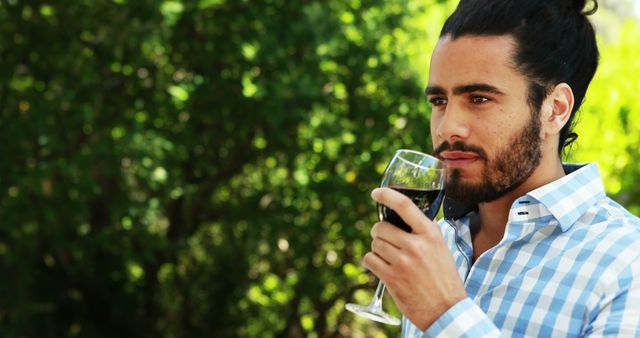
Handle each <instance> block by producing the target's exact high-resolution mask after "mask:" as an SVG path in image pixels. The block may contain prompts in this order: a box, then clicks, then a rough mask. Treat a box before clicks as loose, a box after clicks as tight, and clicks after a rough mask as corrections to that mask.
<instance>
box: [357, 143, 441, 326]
mask: <svg viewBox="0 0 640 338" xmlns="http://www.w3.org/2000/svg"><path fill="white" fill-rule="evenodd" d="M444 180H445V173H444V163H442V162H441V161H440V160H438V159H437V158H435V157H433V156H430V155H427V154H423V153H421V152H418V151H414V150H407V149H400V150H397V151H396V153H395V155H394V156H393V158H392V159H391V161H390V162H389V164H388V165H387V169H385V171H384V175H383V177H382V183H381V184H380V186H381V187H389V188H391V189H394V190H396V191H399V192H401V193H402V194H404V195H406V196H407V197H409V198H410V199H411V200H412V201H413V203H415V205H416V206H418V208H420V210H422V212H423V213H424V214H425V215H426V216H427V217H429V219H434V218H435V217H436V215H437V214H438V209H440V204H442V199H443V197H444ZM378 216H379V217H380V220H384V221H387V222H389V223H392V224H394V225H395V226H397V227H399V228H401V229H403V230H405V231H407V232H411V227H410V226H409V225H407V223H405V222H404V221H403V220H402V218H401V217H400V216H399V215H398V214H397V213H396V212H395V211H393V209H391V208H389V207H387V206H385V205H382V204H378ZM384 289H385V286H384V283H382V281H380V282H378V287H377V288H376V292H375V294H374V295H373V299H372V300H371V302H370V303H369V305H366V306H364V305H358V304H351V303H350V304H347V305H346V308H347V310H349V311H351V312H353V313H355V314H357V315H359V316H362V317H365V318H368V319H371V320H375V321H378V322H381V323H385V324H390V325H400V319H398V318H396V317H393V316H391V315H389V314H388V313H386V312H384V310H383V309H382V296H383V295H384Z"/></svg>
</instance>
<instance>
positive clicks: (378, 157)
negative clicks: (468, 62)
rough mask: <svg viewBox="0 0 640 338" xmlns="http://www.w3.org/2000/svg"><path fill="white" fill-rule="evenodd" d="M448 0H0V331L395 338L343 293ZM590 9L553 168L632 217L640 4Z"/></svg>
mask: <svg viewBox="0 0 640 338" xmlns="http://www.w3.org/2000/svg"><path fill="white" fill-rule="evenodd" d="M456 3H457V1H445V0H441V1H438V0H420V1H418V0H301V1H293V0H292V1H286V0H255V1H252V0H166V1H151V0H112V1H109V0H95V1H93V0H57V1H47V0H41V1H36V0H0V109H1V110H0V275H1V278H0V336H2V337H42V338H46V337H167V338H169V337H342V336H344V337H386V336H390V337H393V336H397V335H398V334H399V329H398V328H397V327H389V326H385V325H379V324H376V323H373V322H369V321H366V320H363V319H359V318H355V317H354V316H353V315H352V314H351V313H348V312H346V311H345V310H344V304H345V303H346V302H347V301H357V302H361V303H365V302H367V301H368V300H369V299H370V297H371V294H372V292H373V291H374V287H375V281H374V279H373V276H372V275H371V274H369V273H367V272H366V271H365V270H364V269H363V268H362V267H361V265H360V260H361V258H362V256H363V255H364V253H365V252H367V251H368V247H369V243H370V239H369V229H370V226H371V225H372V224H373V223H374V222H375V220H376V217H377V216H376V209H375V205H374V203H373V202H372V200H370V198H369V192H370V190H371V189H373V188H374V187H375V186H376V185H377V184H378V183H379V180H380V177H381V173H382V171H383V169H384V167H385V165H386V163H387V161H388V160H389V158H390V156H391V155H392V154H393V152H394V150H396V149H397V148H401V147H404V148H413V149H420V150H423V151H427V152H428V151H431V143H430V135H429V125H428V123H429V122H428V121H429V114H430V112H429V106H428V104H427V102H426V100H425V98H424V95H423V90H424V87H425V85H426V79H427V76H428V65H429V58H430V53H431V49H432V47H433V45H434V44H435V41H436V39H437V37H438V34H439V31H440V27H441V25H442V23H443V21H444V19H445V18H446V17H447V15H448V14H449V13H451V11H452V10H453V9H454V8H455V5H456ZM593 20H594V22H595V23H596V25H597V30H598V35H599V43H600V48H601V54H602V60H601V66H600V68H599V71H598V73H597V75H596V79H595V80H594V82H593V84H592V86H591V88H590V91H589V92H588V94H587V101H586V103H585V105H584V108H583V109H582V112H581V115H580V118H579V125H578V127H577V132H578V134H580V137H579V138H578V141H577V145H576V146H574V147H573V149H572V150H571V152H570V154H569V155H568V159H569V160H572V161H597V162H598V163H599V165H600V168H601V171H602V172H603V174H604V176H605V181H606V182H605V183H606V186H607V190H608V192H609V194H610V195H611V196H612V197H613V198H614V199H616V200H617V201H619V202H621V203H623V204H624V205H626V206H627V207H628V208H629V209H630V210H632V211H633V212H635V213H636V214H639V213H640V185H638V184H636V182H638V181H640V163H639V162H638V158H640V149H639V148H638V144H640V124H639V123H638V122H637V121H638V119H640V100H638V99H637V95H638V93H639V92H640V58H638V55H640V45H638V37H639V36H640V23H639V21H640V2H639V1H636V0H626V1H624V0H623V1H621V0H610V1H602V2H601V8H600V11H599V12H598V13H597V15H595V16H594V17H593ZM385 306H386V307H387V308H388V310H389V311H391V312H392V313H395V314H398V311H397V309H396V308H395V307H394V305H393V302H388V304H386V305H385Z"/></svg>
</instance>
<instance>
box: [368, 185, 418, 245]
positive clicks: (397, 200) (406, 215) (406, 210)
mask: <svg viewBox="0 0 640 338" xmlns="http://www.w3.org/2000/svg"><path fill="white" fill-rule="evenodd" d="M371 198H373V199H374V200H376V201H377V202H378V203H382V204H384V205H386V206H387V207H389V208H391V209H393V210H394V211H395V212H396V213H397V214H398V215H399V216H400V217H401V218H402V220H403V221H405V223H407V224H408V225H409V226H410V227H411V229H412V232H413V233H414V234H420V233H424V232H427V231H428V226H429V223H428V222H430V220H428V219H427V217H426V216H425V215H424V214H423V213H422V211H421V210H420V208H418V207H417V206H416V205H415V204H414V203H413V202H412V201H411V199H409V198H408V197H407V196H405V195H403V194H402V193H400V192H397V191H395V190H393V189H389V188H377V189H374V190H373V191H372V192H371Z"/></svg>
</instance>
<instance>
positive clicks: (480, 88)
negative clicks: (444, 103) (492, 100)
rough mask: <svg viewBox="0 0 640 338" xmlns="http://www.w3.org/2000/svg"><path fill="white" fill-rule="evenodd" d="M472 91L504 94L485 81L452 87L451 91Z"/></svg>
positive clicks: (458, 93)
mask: <svg viewBox="0 0 640 338" xmlns="http://www.w3.org/2000/svg"><path fill="white" fill-rule="evenodd" d="M472 92H485V93H491V94H496V95H504V93H503V92H502V91H501V90H500V89H498V88H497V87H494V86H492V85H489V84H486V83H472V84H468V85H464V86H458V87H455V88H454V89H453V93H454V94H455V95H460V94H466V93H472Z"/></svg>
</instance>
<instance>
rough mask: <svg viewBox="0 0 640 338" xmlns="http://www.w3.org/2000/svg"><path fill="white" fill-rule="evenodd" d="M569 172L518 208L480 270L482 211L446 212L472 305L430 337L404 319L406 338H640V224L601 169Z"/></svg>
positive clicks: (445, 225) (445, 226)
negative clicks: (474, 221)
mask: <svg viewBox="0 0 640 338" xmlns="http://www.w3.org/2000/svg"><path fill="white" fill-rule="evenodd" d="M565 171H566V172H568V173H569V174H568V175H566V176H564V177H562V178H560V179H559V180H557V181H555V182H552V183H549V184H547V185H545V186H542V187H540V188H538V189H536V190H534V191H531V192H529V193H528V194H526V195H524V196H522V197H520V198H518V199H517V200H515V201H514V203H513V205H512V206H511V210H510V212H509V220H508V222H507V227H506V230H505V234H504V237H503V238H502V240H501V241H500V243H498V245H496V246H495V247H493V248H491V249H489V250H487V251H486V252H485V253H483V254H482V255H481V256H480V257H478V259H477V260H476V261H475V262H473V264H472V257H473V249H472V247H473V246H472V242H471V229H470V218H471V217H472V216H473V215H474V214H475V211H474V210H469V209H467V211H463V212H462V214H461V215H459V216H460V217H458V218H457V219H456V218H450V217H451V216H450V215H451V214H452V213H455V212H459V211H460V210H457V211H456V210H454V209H455V208H448V207H446V206H445V220H442V221H440V223H439V224H440V226H441V229H442V232H443V234H444V237H445V239H446V241H447V242H448V244H449V247H450V248H451V252H452V253H453V256H454V258H455V262H456V264H457V266H458V271H459V273H460V277H461V278H462V280H463V281H464V285H465V287H466V291H467V295H468V297H467V298H466V299H465V300H463V301H461V302H459V303H457V304H456V305H454V306H453V307H452V308H451V309H449V310H448V311H447V312H446V313H445V314H444V315H442V316H441V317H440V318H439V319H438V320H437V321H436V322H435V323H434V324H433V325H432V326H431V327H429V328H428V329H427V330H426V331H425V332H421V331H420V330H419V329H418V328H416V327H415V326H414V325H413V324H412V323H411V322H410V321H409V320H408V319H407V318H406V317H405V318H403V321H402V336H403V337H470V338H471V337H473V338H478V337H502V336H504V337H544V338H547V337H621V336H622V337H640V220H639V219H638V218H637V217H635V216H633V215H631V214H630V213H629V212H628V211H626V210H625V209H624V208H623V207H621V206H620V205H619V204H617V203H616V202H614V201H612V200H611V199H609V198H607V197H606V195H605V191H604V187H603V185H602V180H601V178H600V174H599V172H598V168H597V166H596V165H595V164H587V165H584V166H577V165H567V166H565ZM452 210H453V211H452ZM448 211H449V215H447V212H448Z"/></svg>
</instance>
